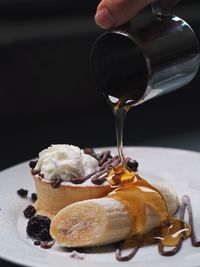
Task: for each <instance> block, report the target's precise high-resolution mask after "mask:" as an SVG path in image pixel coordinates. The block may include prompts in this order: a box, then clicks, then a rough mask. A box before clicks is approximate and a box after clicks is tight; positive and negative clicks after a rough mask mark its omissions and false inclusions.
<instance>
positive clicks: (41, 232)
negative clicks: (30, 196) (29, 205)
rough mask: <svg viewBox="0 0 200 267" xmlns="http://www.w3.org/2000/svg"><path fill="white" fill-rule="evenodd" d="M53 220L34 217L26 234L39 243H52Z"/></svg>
mask: <svg viewBox="0 0 200 267" xmlns="http://www.w3.org/2000/svg"><path fill="white" fill-rule="evenodd" d="M50 224H51V220H50V219H49V218H48V217H46V216H42V215H36V216H34V217H32V218H31V219H30V220H29V221H28V224H27V227H26V232H27V234H28V236H30V237H31V238H33V239H35V240H38V241H52V240H53V239H52V237H51V236H50V233H49V229H50Z"/></svg>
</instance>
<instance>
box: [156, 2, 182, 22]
mask: <svg viewBox="0 0 200 267" xmlns="http://www.w3.org/2000/svg"><path fill="white" fill-rule="evenodd" d="M162 2H163V1H161V0H157V1H155V2H153V3H152V4H151V9H152V13H153V14H154V15H155V16H159V17H161V18H165V17H170V16H172V15H171V14H169V13H168V12H167V10H168V9H169V8H170V7H172V6H174V5H176V4H177V3H178V2H180V0H170V1H169V0H168V2H169V3H168V2H167V4H165V6H164V7H163V6H162Z"/></svg>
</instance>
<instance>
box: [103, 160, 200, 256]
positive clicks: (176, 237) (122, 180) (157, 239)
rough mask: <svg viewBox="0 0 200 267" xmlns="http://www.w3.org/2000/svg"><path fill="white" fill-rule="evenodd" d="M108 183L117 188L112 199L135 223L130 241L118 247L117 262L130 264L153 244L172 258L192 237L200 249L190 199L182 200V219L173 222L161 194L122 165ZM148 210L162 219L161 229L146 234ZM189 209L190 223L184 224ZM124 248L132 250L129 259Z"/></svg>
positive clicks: (194, 244)
mask: <svg viewBox="0 0 200 267" xmlns="http://www.w3.org/2000/svg"><path fill="white" fill-rule="evenodd" d="M107 180H108V182H110V184H112V185H113V186H114V187H116V189H115V190H114V191H113V192H111V193H110V194H109V195H108V197H110V198H114V199H116V200H118V201H120V202H121V203H123V204H124V205H125V206H126V208H127V210H128V213H129V215H130V219H131V222H132V231H131V233H130V235H129V236H128V238H127V240H125V242H123V243H122V242H120V243H118V247H117V249H116V258H117V260H119V261H127V260H130V259H131V258H132V257H133V256H134V255H135V254H136V252H137V250H138V249H139V247H141V246H144V245H149V244H153V243H157V244H158V248H159V252H160V254H161V255H163V256H172V255H174V254H175V253H177V252H178V251H179V250H180V248H181V246H182V242H183V240H184V239H186V238H188V237H191V240H192V244H193V246H200V242H199V241H197V240H196V237H195V234H194V227H193V217H192V208H191V204H190V200H189V197H187V196H184V197H183V199H182V205H181V209H180V218H176V217H172V218H170V217H169V213H168V210H167V205H166V203H165V200H164V198H163V197H162V195H161V193H160V192H159V191H158V190H157V189H156V188H154V187H153V186H152V185H151V184H149V183H148V182H147V181H146V180H144V179H143V178H141V177H140V176H139V175H138V174H137V173H136V172H133V171H130V170H129V169H128V168H126V167H125V166H123V165H119V166H117V167H115V168H113V169H112V170H111V171H110V172H109V174H108V178H107ZM147 208H150V209H152V210H153V211H154V212H155V213H156V214H157V215H158V216H159V218H160V227H158V228H155V229H153V230H152V231H151V232H148V233H147V234H144V230H145V223H146V209H147ZM186 209H187V210H188V214H189V223H186V222H184V217H185V210H186ZM122 247H125V248H127V247H128V248H132V250H131V252H130V253H129V254H128V255H125V256H122ZM165 247H172V249H169V248H168V249H167V250H165Z"/></svg>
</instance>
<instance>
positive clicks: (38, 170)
mask: <svg viewBox="0 0 200 267" xmlns="http://www.w3.org/2000/svg"><path fill="white" fill-rule="evenodd" d="M127 161H128V162H129V163H130V166H131V167H132V168H135V169H136V168H137V163H136V162H135V161H130V160H129V159H127ZM119 162H120V159H119V157H118V156H114V157H112V156H111V154H110V151H104V152H102V153H99V154H96V153H95V152H94V150H93V149H85V150H81V149H80V148H78V147H76V146H72V145H52V146H50V147H48V148H47V149H45V150H43V151H42V152H40V153H39V159H38V161H35V162H34V161H31V162H30V167H31V172H32V174H33V177H34V181H35V185H36V192H37V200H36V202H35V203H34V206H35V208H36V210H37V214H42V215H46V216H48V217H50V218H52V217H53V216H55V215H56V214H57V212H58V211H59V210H61V209H62V208H64V207H66V206H68V205H70V204H72V203H74V202H77V201H81V200H86V199H92V198H100V197H104V196H106V195H107V194H108V193H109V192H110V191H111V190H112V189H111V186H110V184H109V183H108V182H107V181H106V174H107V172H108V170H109V169H111V168H113V167H114V166H116V165H117V164H119Z"/></svg>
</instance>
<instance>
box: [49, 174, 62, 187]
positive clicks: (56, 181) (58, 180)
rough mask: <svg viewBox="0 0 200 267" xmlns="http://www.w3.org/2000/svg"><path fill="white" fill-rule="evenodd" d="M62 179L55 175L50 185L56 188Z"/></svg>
mask: <svg viewBox="0 0 200 267" xmlns="http://www.w3.org/2000/svg"><path fill="white" fill-rule="evenodd" d="M62 182H63V180H62V179H61V178H60V177H55V178H53V179H52V180H51V186H52V187H53V188H58V187H59V186H60V184H61V183H62Z"/></svg>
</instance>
